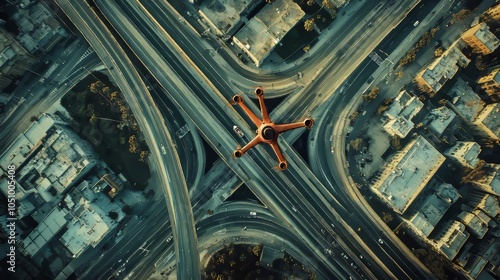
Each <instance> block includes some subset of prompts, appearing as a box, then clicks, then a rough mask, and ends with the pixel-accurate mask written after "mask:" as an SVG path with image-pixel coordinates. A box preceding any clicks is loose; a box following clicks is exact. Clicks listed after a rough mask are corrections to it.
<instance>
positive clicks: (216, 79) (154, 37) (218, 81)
mask: <svg viewBox="0 0 500 280" xmlns="http://www.w3.org/2000/svg"><path fill="white" fill-rule="evenodd" d="M118 4H119V5H120V7H121V8H123V12H124V13H125V14H126V15H130V17H131V20H132V21H133V22H134V23H135V24H136V26H137V27H138V28H139V29H140V30H141V31H142V32H143V33H144V34H147V36H146V37H147V38H148V39H149V40H150V42H151V43H152V44H153V45H154V46H155V47H156V49H157V50H160V53H163V52H164V57H165V58H166V59H167V61H169V63H170V64H171V66H172V68H174V69H176V70H177V72H178V73H179V74H180V73H183V74H180V75H181V77H182V78H183V80H184V81H185V82H186V83H187V84H190V82H192V81H195V78H194V77H191V76H192V73H191V71H190V70H187V69H184V68H185V62H181V61H180V60H179V57H178V55H177V54H176V53H175V54H174V53H173V51H172V50H169V49H168V48H164V46H165V44H167V45H168V43H170V41H169V40H167V41H165V39H164V37H165V36H160V35H161V34H157V32H158V29H157V28H154V26H153V27H152V26H150V25H147V24H146V23H145V22H146V21H145V20H143V19H142V18H141V17H140V14H138V13H137V11H136V10H135V9H134V7H133V6H130V5H127V3H125V2H118ZM135 8H136V9H137V7H135ZM152 9H153V11H159V10H161V9H160V8H156V7H153V8H152ZM160 18H163V17H160ZM172 24H174V25H175V22H174V23H172ZM171 44H174V45H175V44H177V43H176V42H171ZM172 48H173V49H175V48H174V47H172ZM195 49H196V48H195ZM180 52H181V53H182V52H184V51H183V50H181V51H180ZM200 55H201V57H202V58H204V57H206V55H205V54H203V53H202V54H200ZM214 65H217V63H216V62H215V61H212V62H208V63H204V64H203V65H198V66H199V67H201V68H203V69H205V71H204V72H203V73H204V75H207V76H208V77H207V78H210V79H208V84H213V85H215V86H216V88H217V89H218V90H219V92H220V94H221V96H223V98H222V100H223V101H224V102H227V100H231V98H232V96H233V95H234V92H235V90H234V89H233V88H232V87H230V86H229V84H228V83H227V79H225V78H222V77H220V76H218V75H216V74H217V73H221V72H222V70H220V69H215V68H214ZM207 69H208V70H209V71H207ZM214 73H215V74H214ZM201 83H203V81H201ZM192 88H193V87H192ZM196 92H198V91H196ZM200 92H203V90H201V91H200ZM207 96H210V97H212V98H214V99H216V98H217V97H216V96H215V95H213V94H209V95H207ZM249 105H250V107H252V106H251V105H253V104H249ZM254 107H255V105H254ZM241 118H243V119H244V122H245V123H247V124H248V123H251V121H250V119H249V118H248V116H246V115H245V114H243V115H241Z"/></svg>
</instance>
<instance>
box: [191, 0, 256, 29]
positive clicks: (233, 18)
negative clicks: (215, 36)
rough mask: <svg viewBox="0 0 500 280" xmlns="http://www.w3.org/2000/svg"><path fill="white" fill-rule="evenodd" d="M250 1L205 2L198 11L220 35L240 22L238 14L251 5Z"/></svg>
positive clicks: (216, 0) (215, 0)
mask: <svg viewBox="0 0 500 280" xmlns="http://www.w3.org/2000/svg"><path fill="white" fill-rule="evenodd" d="M251 2H252V0H239V1H233V0H205V1H204V2H203V3H202V4H201V5H200V11H201V12H202V13H203V14H204V15H205V17H206V18H207V19H208V20H210V22H211V23H212V24H213V25H214V26H215V27H217V29H219V30H220V31H221V32H222V33H224V34H225V33H226V32H227V31H228V30H229V29H230V28H231V26H233V25H234V24H236V23H237V22H238V21H239V20H240V14H241V13H242V12H243V11H244V10H245V9H246V8H247V7H248V6H249V5H250V4H251Z"/></svg>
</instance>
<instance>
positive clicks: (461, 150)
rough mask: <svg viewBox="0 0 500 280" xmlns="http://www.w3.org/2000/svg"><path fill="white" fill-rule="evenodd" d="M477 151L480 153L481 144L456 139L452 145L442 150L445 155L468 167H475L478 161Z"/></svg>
mask: <svg viewBox="0 0 500 280" xmlns="http://www.w3.org/2000/svg"><path fill="white" fill-rule="evenodd" d="M479 153H481V146H479V144H478V143H476V142H464V141H457V143H456V144H455V145H454V146H453V147H451V148H449V149H448V150H446V151H445V152H444V154H445V155H446V156H450V157H452V158H455V159H456V160H458V161H459V162H460V163H461V164H463V165H465V166H466V167H469V168H475V167H476V165H477V164H478V163H479V161H480V159H479V158H478V156H479Z"/></svg>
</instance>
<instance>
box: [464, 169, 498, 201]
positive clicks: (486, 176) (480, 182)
mask: <svg viewBox="0 0 500 280" xmlns="http://www.w3.org/2000/svg"><path fill="white" fill-rule="evenodd" d="M468 181H469V182H470V183H471V184H472V186H474V187H476V188H478V189H481V190H483V191H484V192H486V193H489V194H492V195H496V196H500V164H492V163H485V164H484V165H483V166H482V167H481V169H480V172H476V173H475V174H473V175H472V176H471V178H469V180H468Z"/></svg>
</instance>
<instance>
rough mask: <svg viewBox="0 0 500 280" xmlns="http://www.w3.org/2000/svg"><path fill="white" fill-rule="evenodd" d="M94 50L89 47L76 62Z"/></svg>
mask: <svg viewBox="0 0 500 280" xmlns="http://www.w3.org/2000/svg"><path fill="white" fill-rule="evenodd" d="M93 52H94V50H93V49H92V48H91V47H89V48H88V49H87V50H86V51H85V52H84V53H83V54H82V56H81V57H80V59H78V61H77V62H76V63H77V64H78V63H80V62H81V61H82V60H84V59H85V58H86V57H87V56H89V55H90V54H91V53H93Z"/></svg>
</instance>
